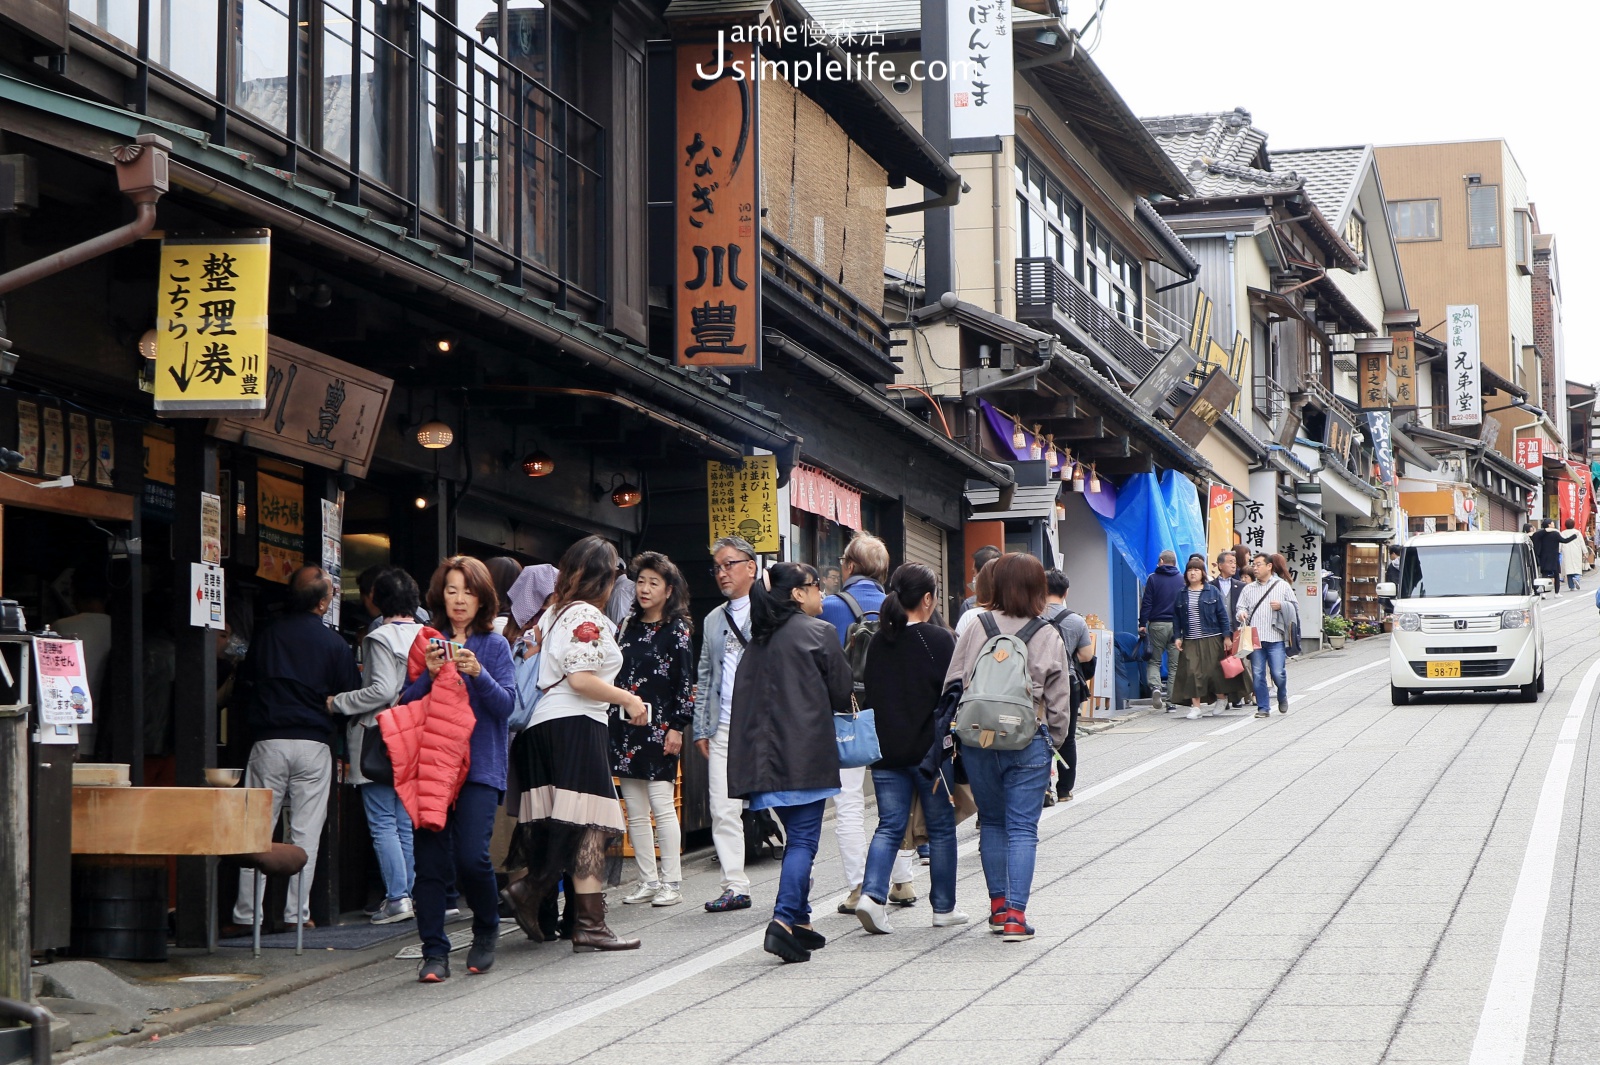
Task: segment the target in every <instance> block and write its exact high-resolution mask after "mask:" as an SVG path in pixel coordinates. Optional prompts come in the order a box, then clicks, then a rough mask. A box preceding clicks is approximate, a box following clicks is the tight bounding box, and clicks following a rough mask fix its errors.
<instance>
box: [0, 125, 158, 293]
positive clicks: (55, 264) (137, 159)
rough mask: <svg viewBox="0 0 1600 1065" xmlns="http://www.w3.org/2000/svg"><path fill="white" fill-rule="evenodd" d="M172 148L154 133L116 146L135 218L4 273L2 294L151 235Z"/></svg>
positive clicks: (120, 180) (122, 187)
mask: <svg viewBox="0 0 1600 1065" xmlns="http://www.w3.org/2000/svg"><path fill="white" fill-rule="evenodd" d="M171 148H172V144H171V142H169V141H167V140H165V139H164V138H162V137H157V136H155V135H154V134H150V133H146V134H144V135H143V136H141V137H139V139H138V141H137V142H136V143H134V144H124V145H119V146H118V147H116V148H113V149H112V150H111V157H112V159H114V160H115V161H116V166H117V187H118V188H119V189H120V190H121V191H122V193H123V194H124V195H125V196H127V197H128V199H130V200H132V201H133V203H134V209H135V214H134V218H133V221H132V222H129V223H128V224H127V225H125V226H119V227H118V228H116V229H113V230H111V231H110V232H109V233H102V234H100V235H99V236H98V237H91V238H90V239H89V240H86V241H84V242H83V243H81V244H74V245H73V246H72V247H70V248H62V249H61V250H60V251H58V252H54V253H52V254H50V255H46V256H45V257H44V258H43V259H38V260H35V261H34V262H31V263H29V264H28V265H27V266H19V267H18V268H17V269H15V270H10V271H7V272H6V273H4V274H0V295H4V294H5V293H7V292H13V291H15V290H17V289H19V288H21V287H23V286H24V285H31V284H33V283H34V282H35V281H39V280H41V279H43V278H46V277H49V276H50V275H51V274H59V273H60V272H61V271H63V270H68V269H71V268H72V267H74V266H77V265H79V264H81V263H86V262H88V261H89V260H90V259H94V258H98V257H99V256H101V255H104V254H106V253H107V252H112V251H116V250H117V249H118V248H125V247H127V246H128V245H129V244H132V243H133V242H134V241H136V240H140V239H142V238H144V237H145V236H147V235H149V233H150V231H151V230H152V229H154V228H155V226H156V201H157V200H159V199H161V195H162V193H164V192H166V191H167V152H168V151H170V150H171Z"/></svg>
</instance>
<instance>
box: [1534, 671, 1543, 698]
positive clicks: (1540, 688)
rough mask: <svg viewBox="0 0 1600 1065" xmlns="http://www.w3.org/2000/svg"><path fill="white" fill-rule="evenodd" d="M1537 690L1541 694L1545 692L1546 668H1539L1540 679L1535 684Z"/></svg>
mask: <svg viewBox="0 0 1600 1065" xmlns="http://www.w3.org/2000/svg"><path fill="white" fill-rule="evenodd" d="M1534 687H1535V689H1536V690H1537V691H1539V692H1540V693H1541V694H1542V693H1543V692H1544V667H1543V666H1540V667H1539V679H1538V680H1537V681H1536V682H1535V685H1534Z"/></svg>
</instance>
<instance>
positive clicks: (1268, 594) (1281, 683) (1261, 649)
mask: <svg viewBox="0 0 1600 1065" xmlns="http://www.w3.org/2000/svg"><path fill="white" fill-rule="evenodd" d="M1250 568H1251V571H1252V572H1253V573H1254V574H1255V578H1256V579H1255V583H1254V584H1252V585H1250V586H1249V587H1247V588H1246V589H1245V590H1244V592H1243V594H1241V595H1240V596H1239V613H1238V615H1237V617H1238V619H1239V623H1240V624H1241V625H1245V626H1252V627H1254V628H1255V630H1256V649H1255V650H1254V651H1252V652H1251V654H1250V670H1251V675H1252V679H1253V680H1254V682H1255V690H1256V716H1257V717H1271V716H1272V704H1271V702H1269V701H1268V687H1267V675H1268V673H1271V675H1272V683H1273V684H1274V685H1276V687H1277V689H1278V713H1280V714H1287V713H1288V712H1289V682H1288V677H1287V676H1286V662H1287V661H1288V658H1287V647H1286V643H1285V641H1287V640H1288V638H1289V633H1290V632H1291V631H1292V630H1293V627H1294V625H1295V624H1296V623H1297V622H1298V621H1299V613H1298V608H1297V607H1296V605H1295V597H1294V589H1293V588H1291V587H1290V586H1289V582H1287V581H1285V580H1284V579H1283V578H1282V577H1279V576H1278V575H1277V574H1276V573H1274V572H1273V565H1272V556H1271V555H1267V554H1258V555H1256V556H1255V557H1254V558H1252V559H1251V560H1250Z"/></svg>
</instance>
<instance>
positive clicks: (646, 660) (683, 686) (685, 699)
mask: <svg viewBox="0 0 1600 1065" xmlns="http://www.w3.org/2000/svg"><path fill="white" fill-rule="evenodd" d="M617 643H618V645H619V646H620V647H621V648H622V671H621V672H619V673H618V674H617V679H616V685H617V687H619V688H626V689H628V690H629V691H632V692H634V693H635V694H637V695H638V696H639V698H641V699H643V700H644V701H645V702H647V703H649V704H650V707H651V710H650V721H649V723H648V724H644V725H630V724H628V723H627V722H626V721H625V720H624V719H622V718H621V717H619V716H616V715H613V716H612V718H611V770H612V772H614V773H615V774H617V775H618V776H622V777H634V778H636V779H639V780H674V779H676V778H677V775H678V756H677V755H668V754H666V753H665V752H664V751H663V750H662V744H663V743H664V742H665V740H666V736H667V732H668V731H669V730H671V731H676V732H678V733H680V734H681V735H683V737H684V741H683V742H685V743H688V742H689V740H688V734H689V725H690V723H691V722H692V721H693V720H694V684H695V661H694V646H693V640H692V638H691V633H690V630H689V621H688V619H687V618H672V619H670V620H664V621H658V622H656V623H654V624H651V623H649V622H644V621H640V620H639V618H638V616H637V615H635V616H632V617H629V618H628V620H627V621H626V622H625V623H624V625H623V629H622V633H621V635H619V636H618V637H617Z"/></svg>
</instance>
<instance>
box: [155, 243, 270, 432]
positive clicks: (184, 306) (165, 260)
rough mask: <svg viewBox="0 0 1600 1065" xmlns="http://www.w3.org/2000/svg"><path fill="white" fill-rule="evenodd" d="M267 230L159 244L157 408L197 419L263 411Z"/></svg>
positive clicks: (265, 346) (267, 258) (265, 345)
mask: <svg viewBox="0 0 1600 1065" xmlns="http://www.w3.org/2000/svg"><path fill="white" fill-rule="evenodd" d="M271 264H272V253H271V237H270V235H269V234H268V231H267V230H264V229H263V230H256V231H253V232H252V233H249V234H241V235H236V236H228V237H182V238H180V237H168V238H166V239H165V240H163V241H162V242H161V277H160V281H159V283H158V285H157V295H156V384H155V390H156V391H155V407H156V410H157V411H160V412H162V413H165V414H177V415H180V416H182V415H187V416H203V415H206V414H211V413H218V412H223V411H241V410H247V411H248V410H264V409H266V405H267V393H266V389H265V387H264V385H265V382H266V373H267V282H268V275H269V273H270V270H271Z"/></svg>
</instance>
